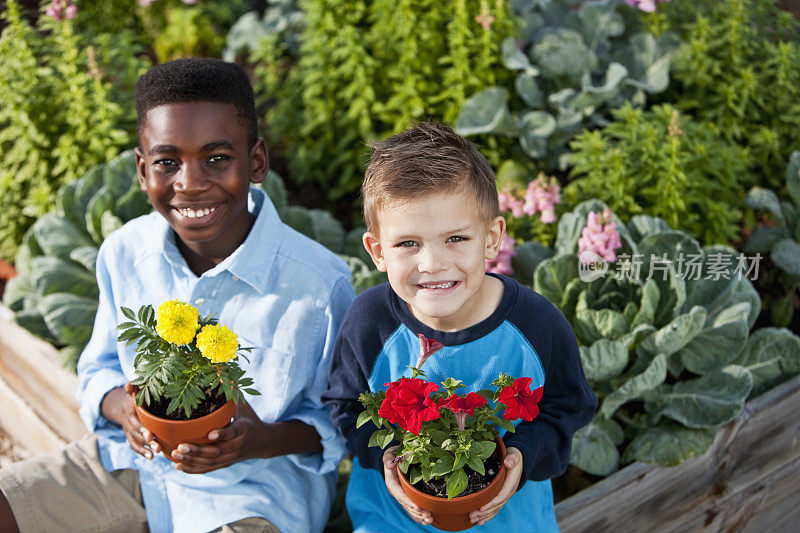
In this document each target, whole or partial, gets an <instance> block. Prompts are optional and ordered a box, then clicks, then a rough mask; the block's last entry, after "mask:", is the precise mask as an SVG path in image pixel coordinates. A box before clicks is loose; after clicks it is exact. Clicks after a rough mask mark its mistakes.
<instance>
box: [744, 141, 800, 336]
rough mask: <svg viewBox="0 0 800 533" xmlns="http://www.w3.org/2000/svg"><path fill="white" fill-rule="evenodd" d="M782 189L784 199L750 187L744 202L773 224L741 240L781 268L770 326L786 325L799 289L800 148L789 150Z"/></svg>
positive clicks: (759, 228)
mask: <svg viewBox="0 0 800 533" xmlns="http://www.w3.org/2000/svg"><path fill="white" fill-rule="evenodd" d="M783 190H785V191H786V193H787V194H788V196H789V198H788V199H786V200H780V198H779V196H778V195H777V194H776V193H775V192H774V191H771V190H769V189H764V188H760V187H753V188H752V189H750V192H748V193H747V196H746V197H745V199H744V201H745V203H746V204H747V205H748V206H749V207H751V208H753V209H756V210H759V211H766V212H767V213H769V216H770V218H771V223H772V224H773V225H764V226H761V227H758V228H756V229H755V231H753V233H752V234H750V237H748V239H747V241H746V242H745V243H744V250H745V251H746V252H750V253H762V254H768V255H769V258H770V259H771V260H772V263H773V264H774V265H775V266H776V267H778V269H779V270H780V271H781V274H780V275H779V276H778V280H777V281H778V283H779V284H780V285H781V286H782V287H783V288H784V294H782V295H780V296H778V297H777V298H774V299H771V300H770V303H769V305H770V307H771V315H772V317H771V318H772V323H773V325H781V326H786V325H788V324H789V323H790V322H791V320H792V315H793V313H794V304H793V302H792V298H793V295H796V294H797V292H798V289H800V151H795V152H794V153H792V156H791V158H790V159H789V165H788V166H787V168H786V183H785V184H784V188H783Z"/></svg>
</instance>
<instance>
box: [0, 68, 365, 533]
mask: <svg viewBox="0 0 800 533" xmlns="http://www.w3.org/2000/svg"><path fill="white" fill-rule="evenodd" d="M136 101H137V115H138V118H139V140H140V145H139V147H138V148H137V150H136V164H137V175H138V179H139V182H140V184H141V188H142V190H144V191H145V192H146V193H147V195H148V197H149V199H150V202H151V203H152V205H153V207H154V208H155V212H153V213H151V214H149V215H146V216H144V217H140V218H138V219H135V220H133V221H131V222H129V223H128V224H126V225H125V226H123V227H122V228H121V229H120V230H118V231H117V232H115V233H114V234H112V235H111V236H109V238H108V239H107V240H106V241H105V242H104V243H103V245H102V246H101V248H100V252H99V254H98V258H97V267H96V270H97V280H98V285H99V288H100V302H99V307H98V312H97V317H96V320H95V324H94V330H93V334H92V338H91V341H90V342H89V344H88V346H87V347H86V349H85V351H84V353H83V354H82V356H81V359H80V361H79V364H78V377H79V391H78V397H79V399H80V402H81V416H82V418H83V419H84V421H85V423H86V424H87V427H88V428H89V429H90V430H91V431H92V432H93V436H92V437H90V439H89V440H85V441H81V442H80V443H73V444H72V445H70V446H69V447H68V448H67V449H65V450H61V451H59V452H57V453H56V454H54V455H52V456H50V457H47V458H42V459H34V460H31V461H26V462H23V463H19V464H16V465H12V467H9V468H5V469H3V470H2V471H0V491H2V495H0V530H3V531H6V530H9V531H13V530H14V529H16V528H19V530H21V531H23V532H25V531H44V530H48V531H50V530H56V531H77V530H79V529H82V528H91V527H94V528H96V529H97V530H100V531H109V530H118V531H140V530H144V529H145V528H149V529H150V530H151V531H165V532H169V531H179V532H180V531H212V530H213V531H223V530H224V531H270V532H274V531H282V532H284V533H286V532H292V531H296V532H302V533H305V532H308V531H322V529H323V528H324V525H325V522H326V520H327V516H328V510H329V508H330V504H331V502H332V500H333V495H334V485H335V479H336V467H337V464H338V461H339V459H340V458H341V456H342V455H343V446H342V444H341V442H340V438H339V436H338V432H337V431H336V430H335V429H334V427H333V426H332V424H331V421H330V415H329V412H328V410H327V409H325V408H324V407H323V406H322V404H321V402H320V398H319V397H320V394H321V393H322V391H323V390H324V388H325V380H326V375H327V370H328V364H329V356H330V352H331V349H332V345H333V340H334V337H335V335H336V332H337V329H338V327H339V324H340V322H341V319H342V316H343V315H344V312H345V310H346V309H347V307H348V306H349V304H350V302H351V301H352V299H353V298H354V293H353V289H352V286H351V284H350V278H349V272H348V269H347V267H346V266H345V265H344V263H343V262H342V261H341V260H340V259H338V258H337V257H336V256H335V255H334V254H332V253H331V252H329V251H328V250H326V249H325V248H323V247H322V246H321V245H319V244H317V243H315V242H313V241H311V240H310V239H308V238H306V237H304V236H303V235H300V234H299V233H297V232H295V231H294V230H292V229H291V228H289V227H288V226H286V225H284V224H283V223H281V221H280V219H279V218H278V215H277V213H276V211H275V209H274V207H273V206H272V204H271V203H270V201H269V199H268V198H267V197H266V195H265V194H264V193H263V192H262V191H259V190H257V189H253V188H250V186H249V184H250V183H251V182H252V183H257V182H260V181H263V179H264V177H265V174H266V172H267V170H268V168H269V159H268V156H267V149H266V146H265V144H264V141H263V139H261V138H258V137H257V136H256V120H255V109H254V106H253V93H252V88H251V87H250V85H249V82H248V81H247V77H246V75H245V74H244V72H242V71H241V69H239V68H238V67H236V66H235V65H232V64H228V63H224V62H221V61H216V60H210V59H188V60H178V61H174V62H170V63H166V64H163V65H160V66H158V67H155V68H153V69H152V70H151V71H150V72H148V73H147V74H145V75H144V76H143V77H142V78H141V79H140V81H139V83H138V84H137V92H136ZM168 299H180V300H184V301H187V302H190V303H192V304H194V305H195V306H196V307H197V308H198V309H199V311H200V313H201V314H202V315H206V314H208V313H215V314H216V315H217V317H218V318H219V321H220V323H223V324H225V325H227V326H228V327H230V328H231V329H232V330H234V331H236V332H237V333H238V334H239V336H240V338H241V343H242V344H243V345H246V346H253V347H255V349H254V350H252V351H251V352H250V353H249V355H248V358H249V360H250V361H249V363H246V362H245V363H244V364H243V368H245V370H246V372H247V375H249V376H250V377H252V378H253V379H254V380H255V385H254V386H255V387H256V388H258V389H259V390H260V392H261V396H257V397H254V398H248V403H242V404H239V405H238V406H237V412H236V416H235V419H234V421H233V422H232V423H231V424H230V425H229V426H227V427H226V428H223V429H221V430H215V431H212V432H211V433H210V434H209V438H210V439H211V440H212V441H213V442H212V443H211V444H208V445H189V444H182V445H180V446H179V447H178V449H177V450H176V451H174V452H172V458H173V459H175V461H176V463H172V462H170V461H168V460H167V459H166V458H165V457H163V455H162V454H160V453H158V452H159V451H160V450H159V447H158V444H157V443H155V441H153V440H152V435H150V434H149V433H148V432H147V431H146V430H144V428H143V427H142V426H141V425H140V424H139V421H138V419H137V418H136V416H135V413H134V411H133V400H132V398H131V395H130V394H129V392H130V390H131V389H130V383H129V381H130V380H131V379H132V377H133V359H134V353H133V347H125V346H124V344H121V343H118V342H117V340H116V339H117V330H116V326H117V324H118V323H120V322H122V321H123V320H124V319H123V317H122V315H121V312H120V307H121V306H125V307H128V308H132V309H137V308H139V307H140V306H142V305H145V304H152V305H158V303H160V302H162V301H165V300H168ZM95 443H96V444H95ZM53 465H56V466H55V467H54V466H53ZM61 465H66V466H64V467H63V470H56V471H54V470H53V469H54V468H62V466H61ZM76 465H78V466H76ZM83 465H85V466H83ZM65 472H66V473H65ZM64 476H67V477H66V478H65V479H67V483H65V484H64V483H62V485H66V486H62V487H61V488H60V490H59V488H58V485H59V484H58V483H57V482H55V481H54V479H56V478H60V477H64ZM131 476H133V478H132V479H133V480H134V481H133V482H130V479H131ZM137 476H138V481H137ZM123 478H124V479H126V480H128V483H127V485H128V486H129V490H128V492H129V496H130V502H127V501H125V502H124V503H125V505H122V504H118V503H117V502H119V501H122V500H124V495H123V496H122V497H120V499H117V500H114V501H113V502H114V503H110V504H109V502H108V501H106V499H107V497H109V495H111V494H116V493H119V492H120V489H119V487H120V486H121V485H123V484H124V483H122V481H120V480H122V479H123ZM70 480H73V481H70ZM74 480H77V481H74ZM71 483H72V484H76V483H80V485H78V487H79V488H78V489H77V490H76V487H75V486H70V484H71ZM76 496H77V497H76ZM128 503H130V505H127V504H128ZM137 506H138V507H137ZM11 512H13V517H12V516H11ZM145 515H146V518H145ZM143 521H144V522H143ZM5 528H8V529H5ZM223 528H225V529H223Z"/></svg>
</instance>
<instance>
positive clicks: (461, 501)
mask: <svg viewBox="0 0 800 533" xmlns="http://www.w3.org/2000/svg"><path fill="white" fill-rule="evenodd" d="M495 442H496V443H497V447H496V448H495V450H494V454H493V455H494V456H495V457H497V459H498V460H499V461H500V469H499V470H498V472H497V475H496V476H495V477H494V479H493V480H492V482H491V483H489V484H488V485H487V486H486V487H484V488H482V489H481V490H479V491H478V492H473V493H472V494H468V495H466V496H458V497H456V498H453V499H450V500H448V499H447V498H439V497H437V496H431V495H430V494H425V493H424V492H422V491H420V490H417V489H415V488H414V487H413V486H412V485H411V484H410V483H409V482H408V480H407V479H406V477H405V476H404V475H403V472H401V471H400V469H399V468H398V469H397V474H398V475H399V477H400V485H402V487H403V491H404V492H405V493H406V496H408V497H409V499H411V501H412V502H414V503H415V504H417V505H419V506H420V507H421V508H422V509H425V510H426V511H430V512H431V514H432V515H433V526H434V527H437V528H439V529H441V530H443V531H462V530H464V529H469V528H471V527H472V526H474V525H475V524H473V523H472V522H470V521H469V513H470V512H472V511H474V510H476V509H480V508H481V507H483V506H484V505H485V504H487V503H489V502H490V501H491V500H492V498H494V497H495V496H497V493H498V492H500V487H502V486H503V481H504V480H505V479H506V467H505V465H504V464H503V460H504V459H505V458H506V446H505V444H503V440H502V439H501V438H499V437H498V438H496V439H495Z"/></svg>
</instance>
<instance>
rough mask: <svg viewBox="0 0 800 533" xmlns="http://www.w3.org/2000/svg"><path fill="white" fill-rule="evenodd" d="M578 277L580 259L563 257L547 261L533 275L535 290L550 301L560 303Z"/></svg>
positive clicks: (568, 256)
mask: <svg viewBox="0 0 800 533" xmlns="http://www.w3.org/2000/svg"><path fill="white" fill-rule="evenodd" d="M577 276H578V258H577V257H576V256H574V255H561V256H556V257H551V258H549V259H545V260H544V261H542V262H541V263H539V266H538V267H536V271H535V272H534V274H533V288H534V290H535V291H536V292H538V293H539V294H541V295H542V296H544V297H545V298H547V299H548V300H550V301H551V302H560V301H561V298H562V295H563V294H564V290H565V288H566V286H567V284H568V283H569V282H570V281H572V280H573V279H574V278H576V277H577Z"/></svg>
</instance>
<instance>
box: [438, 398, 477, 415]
mask: <svg viewBox="0 0 800 533" xmlns="http://www.w3.org/2000/svg"><path fill="white" fill-rule="evenodd" d="M483 405H486V398H484V397H483V396H481V395H480V394H476V393H474V392H470V393H469V394H467V395H466V396H459V395H458V394H453V395H452V396H450V397H448V398H442V399H441V400H439V407H445V408H447V409H450V410H451V411H453V412H454V413H458V412H462V413H466V414H468V415H469V416H474V415H475V409H476V408H477V407H481V406H483Z"/></svg>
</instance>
